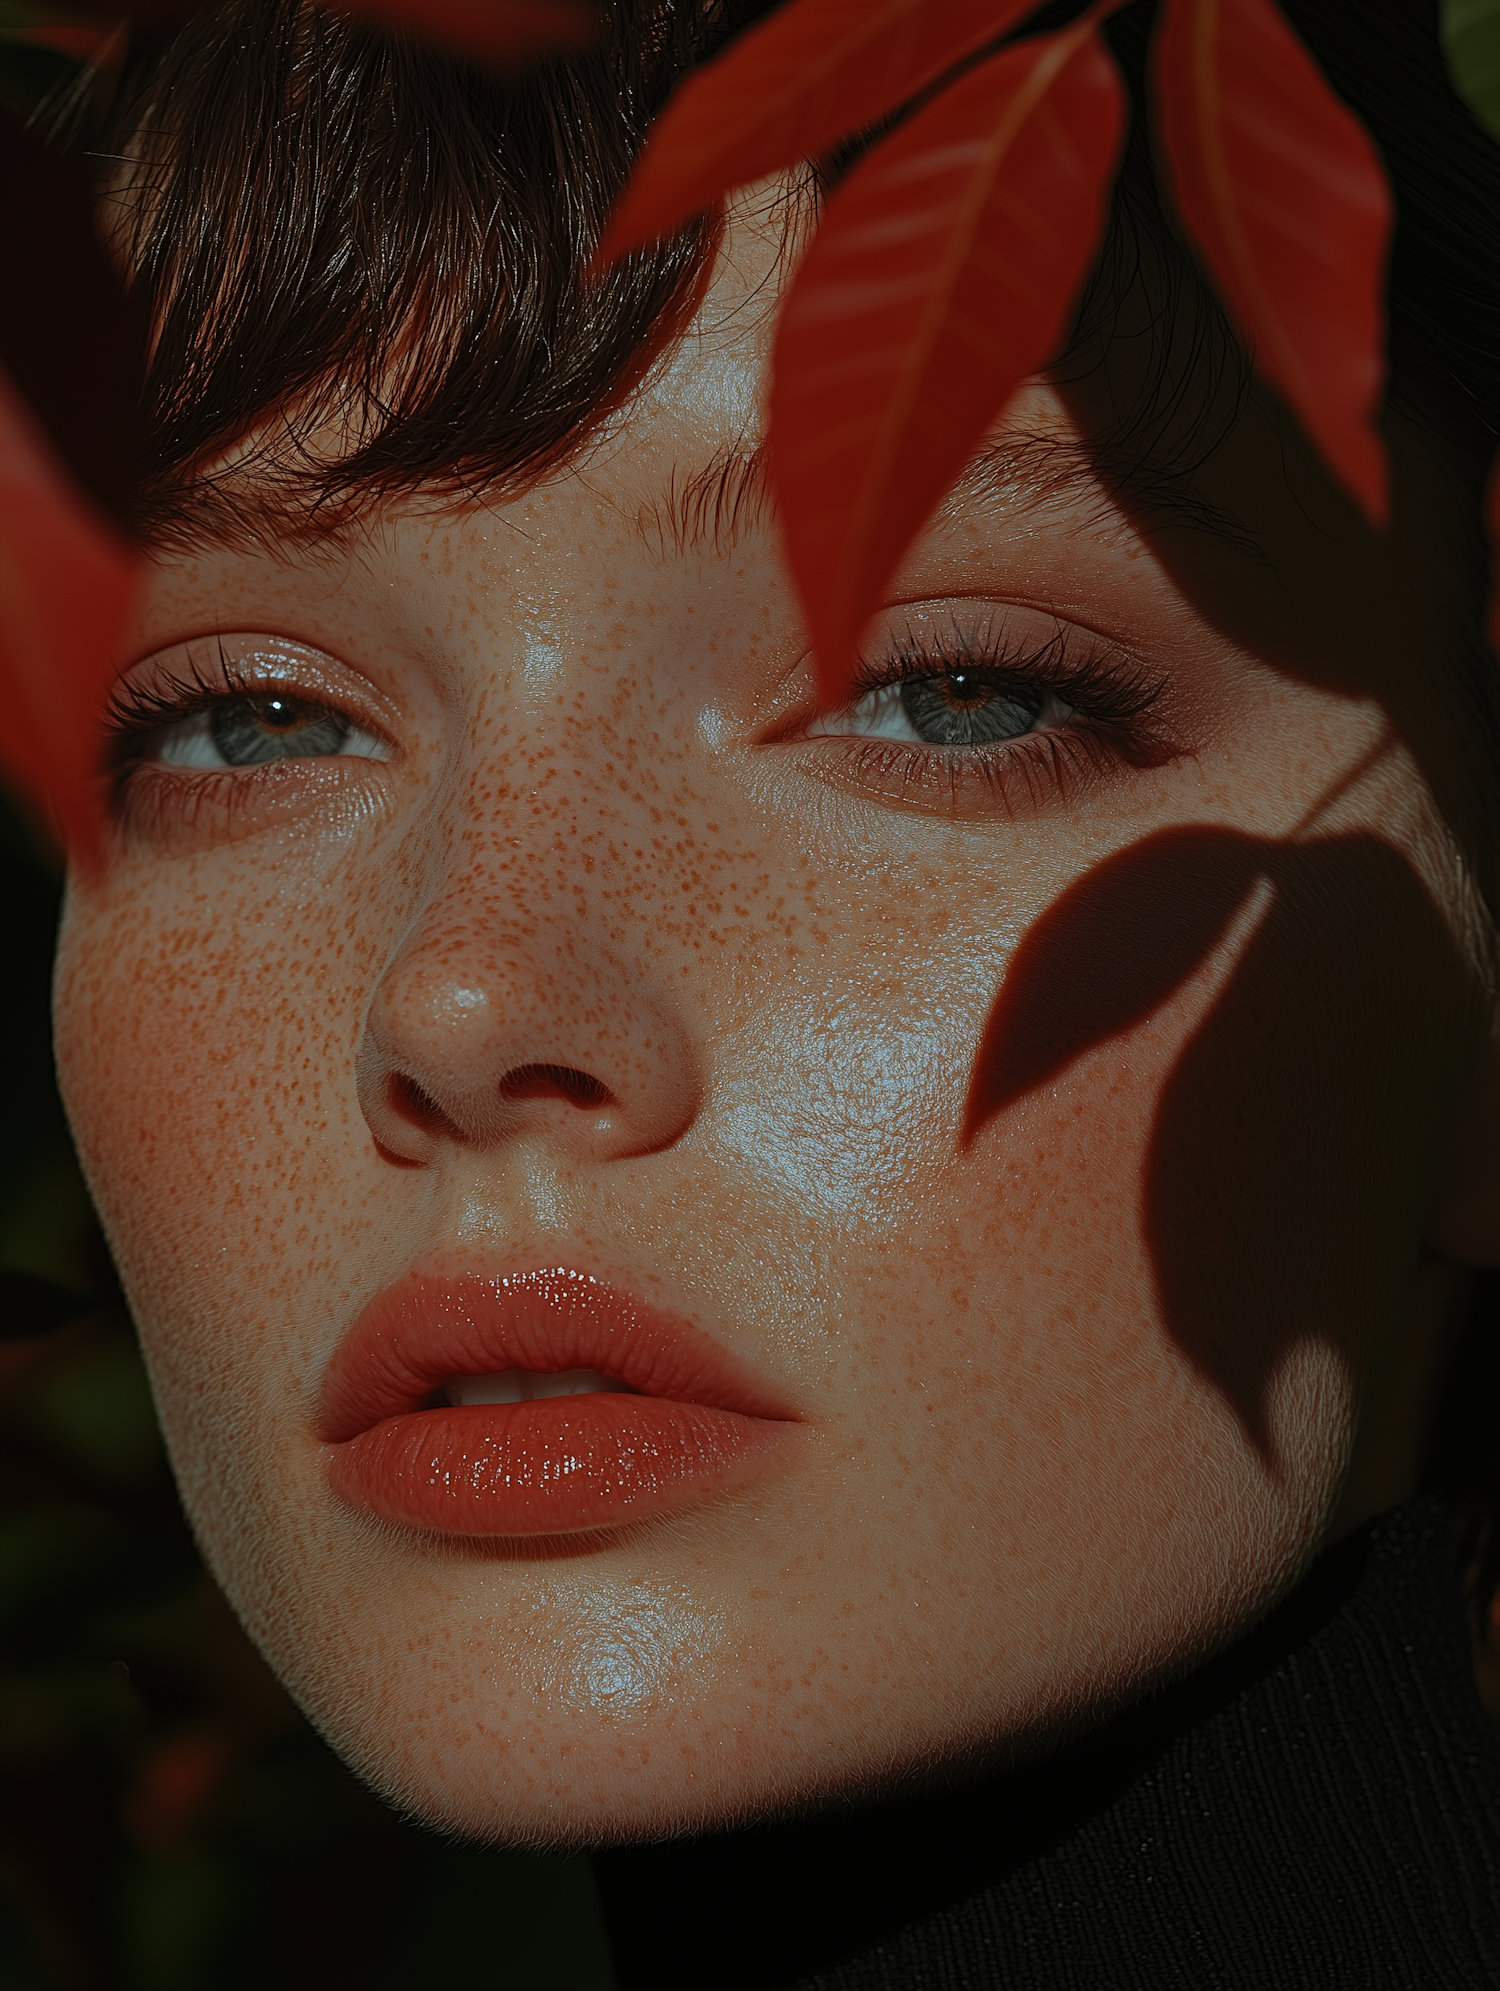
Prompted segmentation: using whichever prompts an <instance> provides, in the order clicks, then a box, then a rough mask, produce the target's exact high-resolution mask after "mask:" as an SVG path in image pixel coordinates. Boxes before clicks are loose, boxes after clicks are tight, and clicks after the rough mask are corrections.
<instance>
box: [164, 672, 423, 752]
mask: <svg viewBox="0 0 1500 1991" xmlns="http://www.w3.org/2000/svg"><path fill="white" fill-rule="evenodd" d="M389 752H390V749H389V748H388V747H387V745H386V743H385V742H384V741H383V740H381V739H378V738H377V737H376V736H375V734H373V733H368V732H365V731H364V730H362V729H361V728H360V727H358V726H356V725H355V724H354V722H353V721H352V720H351V719H348V718H346V717H345V715H344V714H343V713H342V712H338V711H335V710H334V708H333V707H332V706H329V705H319V704H316V703H314V702H313V701H311V700H309V699H303V698H293V697H289V696H287V695H286V694H285V693H284V692H280V691H264V692H245V693H242V694H241V695H240V696H238V697H229V698H220V699H216V700H215V701H214V703H213V704H212V705H209V706H207V707H205V708H204V709H203V710H201V711H198V712H193V713H190V714H188V715H186V716H185V717H183V718H181V719H178V720H176V721H174V722H172V723H171V724H169V725H165V726H161V727H158V728H157V729H156V730H155V732H153V733H152V734H151V735H150V736H149V737H148V738H147V739H144V740H142V741H141V743H140V745H139V747H138V748H137V758H138V759H140V760H142V761H156V762H157V763H159V764H160V765H163V766H166V767H184V768H200V769H209V768H229V767H261V766H264V765H265V763H266V762H268V761H281V760H311V759H326V758H327V757H329V756H330V755H333V754H354V755H359V756H361V757H362V758H364V759H367V760H385V759H387V758H388V756H389Z"/></svg>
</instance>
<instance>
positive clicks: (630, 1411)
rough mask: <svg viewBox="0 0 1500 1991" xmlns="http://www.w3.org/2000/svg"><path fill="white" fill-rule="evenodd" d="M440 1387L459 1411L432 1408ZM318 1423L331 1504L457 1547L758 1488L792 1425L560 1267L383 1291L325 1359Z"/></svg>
mask: <svg viewBox="0 0 1500 1991" xmlns="http://www.w3.org/2000/svg"><path fill="white" fill-rule="evenodd" d="M507 1371H511V1372H520V1374H519V1375H518V1376H517V1375H511V1376H507V1375H506V1372H507ZM569 1372H572V1373H569ZM476 1378H483V1379H485V1380H484V1381H483V1382H476V1381H469V1382H467V1383H465V1382H464V1381H463V1379H476ZM546 1378H555V1379H556V1383H555V1384H549V1383H548V1382H547V1381H546V1380H545V1379H546ZM595 1378H597V1379H598V1386H597V1387H591V1386H590V1385H591V1384H592V1383H593V1382H594V1379H595ZM450 1384H453V1385H455V1388H454V1390H453V1394H454V1395H455V1396H460V1397H463V1398H465V1399H467V1400H466V1401H462V1402H459V1403H446V1402H438V1403H436V1404H435V1403H434V1398H435V1396H436V1395H437V1394H438V1393H439V1392H443V1391H445V1390H446V1388H447V1386H448V1385H450ZM553 1387H557V1388H560V1389H565V1390H566V1391H568V1392H570V1393H567V1394H556V1395H554V1394H550V1393H548V1392H549V1391H550V1389H551V1388H553ZM476 1398H477V1399H480V1400H477V1401H476V1400H475V1399H476ZM485 1398H499V1399H502V1400H500V1401H493V1400H491V1401H485V1400H483V1399H485ZM320 1422H321V1435H322V1437H323V1438H325V1439H326V1440H328V1441H329V1443H328V1446H327V1452H326V1463H327V1471H328V1477H329V1481H330V1483H331V1485H332V1487H333V1490H334V1491H335V1493H337V1494H338V1495H339V1496H340V1497H341V1498H342V1499H344V1500H346V1501H348V1502H349V1503H350V1504H351V1505H352V1506H354V1507H357V1508H360V1509H362V1510H363V1511H364V1512H366V1513H368V1514H373V1515H376V1516H378V1517H379V1518H380V1519H381V1520H384V1521H390V1522H394V1523H396V1524H397V1525H398V1526H400V1527H407V1528H420V1529H423V1530H427V1531H432V1532H437V1533H440V1534H453V1535H539V1534H548V1535H553V1534H573V1533H577V1532H579V1531H582V1530H586V1529H591V1528H608V1527H619V1526H622V1525H624V1524H626V1523H628V1522H633V1521H644V1520H649V1519H655V1518H657V1517H658V1516H661V1515H665V1514H671V1513H674V1512H677V1511H680V1510H681V1509H683V1508H685V1507H690V1506H694V1505H697V1504H698V1503H699V1502H700V1501H703V1500H705V1499H708V1498H710V1497H712V1496H713V1495H716V1494H719V1493H723V1492H726V1491H728V1490H729V1489H731V1488H732V1487H735V1486H738V1485H741V1484H743V1483H744V1482H745V1481H747V1480H749V1479H751V1478H753V1477H755V1476H757V1475H758V1474H759V1473H760V1472H762V1471H763V1470H764V1469H765V1467H766V1466H767V1464H769V1463H770V1462H771V1460H772V1455H773V1454H774V1452H775V1451H776V1450H777V1449H778V1448H779V1447H780V1446H782V1445H784V1443H785V1442H786V1440H787V1438H788V1436H789V1434H790V1433H791V1432H792V1431H793V1430H794V1429H795V1428H796V1420H795V1418H794V1417H792V1415H791V1413H790V1412H789V1411H788V1409H787V1408H786V1406H785V1405H783V1404H782V1403H780V1402H779V1401H778V1400H777V1399H775V1398H774V1397H773V1395H772V1394H771V1392H770V1391H768V1390H767V1389H766V1388H765V1386H764V1385H763V1384H762V1383H761V1382H760V1381H759V1380H758V1379H757V1378H756V1377H755V1376H754V1375H753V1374H752V1373H751V1371H750V1370H748V1369H747V1368H746V1367H745V1366H744V1365H743V1364H742V1363H740V1362H737V1361H736V1360H735V1359H734V1357H733V1356H731V1355H730V1354H729V1353H728V1352H727V1351H726V1350H725V1349H723V1348H721V1347H720V1346H719V1345H718V1344H717V1343H716V1342H715V1341H713V1340H711V1339H710V1338H709V1336H707V1335H706V1334H704V1333H702V1332H701V1331H700V1330H699V1329H697V1328H695V1327H693V1326H691V1325H690V1324H688V1323H687V1322H685V1321H681V1320H676V1319H673V1318H672V1317H671V1316H669V1315H667V1314H664V1313H661V1312H658V1311H657V1310H656V1309H655V1308H652V1307H648V1306H646V1305H645V1304H644V1303H642V1302H641V1301H638V1300H635V1299H632V1298H631V1297H630V1296H629V1295H627V1294H625V1293H622V1292H620V1291H619V1290H618V1289H617V1288H615V1287H612V1286H609V1285H606V1284H605V1283H604V1282H603V1281H602V1280H598V1279H594V1278H592V1277H591V1276H590V1275H588V1274H587V1273H583V1272H576V1271H573V1270H571V1269H568V1268H564V1267H554V1268H547V1269H541V1270H536V1271H525V1272H518V1273H511V1274H508V1275H505V1276H498V1275H496V1276H489V1275H484V1274H478V1273H465V1274H460V1275H458V1276H456V1277H445V1278H439V1277H430V1276H423V1275H420V1274H413V1275H412V1276H410V1277H408V1278H406V1279H403V1280H401V1281H400V1282H399V1283H398V1284H396V1285H394V1286H392V1287H390V1288H388V1289H387V1291H386V1292H384V1293H382V1294H381V1295H380V1296H379V1297H378V1298H377V1299H376V1300H374V1301H373V1302H372V1303H371V1305H370V1306H369V1307H367V1308H366V1310H365V1312H364V1313H363V1314H361V1316H360V1318H359V1319H358V1320H357V1321H356V1322H355V1324H354V1326H353V1327H352V1328H351V1329H350V1331H349V1333H348V1335H347V1336H346V1337H345V1339H344V1340H343V1341H342V1342H341V1343H340V1345H339V1347H338V1349H337V1350H336V1351H335V1353H334V1357H333V1360H332V1361H331V1362H330V1364H329V1366H328V1372H327V1375H326V1376H325V1378H324V1384H323V1393H322V1415H321V1420H320Z"/></svg>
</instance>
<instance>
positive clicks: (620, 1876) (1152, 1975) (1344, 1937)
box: [595, 1498, 1500, 1991]
mask: <svg viewBox="0 0 1500 1991" xmlns="http://www.w3.org/2000/svg"><path fill="white" fill-rule="evenodd" d="M595 1867H596V1872H597V1875H598V1880H599V1887H600V1894H601V1899H602V1903H603V1908H604V1914H605V1922H606V1926H607V1927H608V1929H609V1932H610V1938H611V1942H612V1945H613V1948H614V1954H615V1962H616V1971H617V1976H618V1980H619V1985H620V1991H648V1987H649V1991H679V1987H682V1991H686V1987H688V1986H692V1987H694V1991H701V1987H703V1986H705V1985H710V1984H711V1985H713V1986H714V1987H715V1991H792V1987H796V1991H960V1987H962V1991H988V1987H991V1986H994V1987H996V1991H1001V1987H1003V1991H1061V1987H1069V1991H1072V1987H1078V1991H1084V1987H1087V1988H1088V1991H1137V1987H1138V1991H1175V1987H1181V1991H1220V1987H1222V1991H1261V1987H1282V1986H1287V1987H1294V1986H1296V1987H1300V1986H1309V1987H1317V1991H1342V1987H1348V1991H1356V1987H1357V1988H1358V1991H1397V1987H1402V1991H1408V1988H1409V1991H1439V1987H1440V1991H1468V1987H1473V1991H1497V1987H1500V1750H1497V1746H1496V1741H1495V1736H1494V1732H1493V1730H1492V1729H1491V1727H1490V1724H1489V1721H1488V1719H1487V1717H1486V1715H1485V1712H1484V1709H1483V1707H1482V1706H1481V1704H1480V1702H1479V1699H1478V1695H1477V1693H1476V1691H1475V1687H1474V1682H1473V1674H1472V1669H1471V1664H1470V1655H1469V1647H1468V1633H1467V1630H1466V1627H1465V1623H1464V1614H1463V1609H1462V1603H1461V1599H1460V1593H1459V1583H1458V1574H1457V1571H1456V1569H1455V1567H1454V1556H1453V1550H1452V1548H1451V1545H1450V1533H1449V1529H1448V1526H1447V1517H1446V1512H1445V1510H1444V1508H1443V1506H1442V1504H1441V1502H1439V1501H1436V1500H1433V1499H1427V1498H1424V1499H1420V1500H1416V1501H1413V1502H1411V1503H1409V1504H1408V1505H1407V1506H1405V1507H1402V1508H1399V1509H1397V1510H1396V1511H1395V1512H1394V1513H1392V1514H1389V1515H1386V1516H1384V1517H1382V1518H1381V1519H1380V1520H1379V1521H1376V1522H1374V1523H1372V1524H1371V1525H1370V1526H1369V1527H1367V1528H1365V1529H1363V1530H1362V1531H1361V1532H1360V1533H1359V1534H1358V1535H1356V1536H1353V1537H1351V1538H1350V1539H1348V1540H1347V1541H1345V1542H1342V1543H1340V1544H1339V1545H1338V1546H1337V1547H1336V1548H1334V1549H1332V1550H1330V1551H1329V1552H1327V1553H1326V1554H1325V1555H1324V1556H1323V1557H1322V1558H1321V1559H1320V1560H1319V1561H1318V1562H1317V1563H1316V1564H1315V1565H1314V1567H1313V1569H1312V1571H1311V1573H1310V1574H1309V1575H1308V1577H1307V1578H1306V1579H1305V1580H1304V1581H1303V1583H1302V1584H1301V1585H1300V1586H1299V1587H1298V1589H1297V1590H1296V1591H1294V1592H1293V1594H1292V1595H1291V1596H1290V1597H1289V1598H1288V1599H1287V1600H1286V1602H1284V1603H1283V1604H1282V1605H1281V1606H1280V1607H1279V1608H1278V1609H1277V1610H1276V1611H1275V1612H1274V1613H1273V1614H1272V1615H1271V1616H1270V1617H1269V1618H1267V1619H1266V1620H1265V1621H1264V1622H1263V1623H1262V1624H1261V1625H1260V1626H1259V1627H1258V1628H1257V1629H1256V1630H1255V1631H1253V1632H1252V1633H1251V1634H1250V1635H1249V1636H1248V1637H1247V1638H1245V1639H1244V1640H1242V1641H1241V1642H1240V1644H1238V1645H1237V1646H1235V1647H1233V1648H1232V1649H1231V1650H1229V1651H1227V1652H1225V1653H1223V1654H1222V1655H1220V1656H1219V1657H1218V1658H1216V1659H1215V1660H1213V1661H1212V1662H1211V1663H1210V1664H1208V1665H1207V1666H1205V1667H1203V1668H1202V1669H1201V1670H1200V1671H1199V1672H1197V1673H1196V1674H1194V1675H1193V1676H1192V1677H1191V1678H1189V1679H1187V1680H1185V1681H1183V1682H1181V1683H1179V1684H1177V1685H1175V1686H1173V1687H1171V1688H1169V1689H1167V1690H1165V1691H1162V1692H1160V1693H1158V1694H1156V1695H1154V1696H1152V1697H1151V1698H1150V1699H1149V1700H1147V1701H1145V1702H1143V1703H1142V1704H1140V1705H1139V1706H1137V1707H1135V1708H1132V1709H1131V1710H1129V1711H1128V1712H1127V1713H1126V1714H1124V1715H1123V1716H1120V1717H1118V1718H1116V1719H1115V1720H1113V1721H1112V1722H1111V1723H1110V1724H1109V1725H1108V1726H1107V1727H1105V1728H1102V1729H1099V1730H1096V1731H1095V1732H1094V1733H1092V1734H1091V1735H1088V1736H1086V1737H1084V1738H1082V1739H1081V1740H1079V1741H1077V1742H1074V1743H1072V1744H1070V1745H1069V1746H1068V1747H1067V1748H1064V1749H1061V1750H1059V1751H1057V1752H1056V1753H1055V1754H1053V1755H1051V1756H1048V1757H1046V1758H1044V1759H1041V1760H1039V1761H1037V1762H1035V1763H1032V1764H1029V1765H1027V1766H1026V1767H1025V1768H1023V1769H1020V1770H1017V1771H1014V1772H1011V1773H1010V1774H1008V1775H1006V1776H1003V1777H998V1778H994V1779H991V1780H988V1781H986V1782H983V1783H976V1784H970V1785H968V1786H965V1787H962V1788H959V1789H955V1790H953V1791H951V1792H947V1793H944V1794H942V1795H940V1796H936V1797H934V1796H930V1795H927V1796H922V1797H920V1798H915V1799H908V1800H903V1801H900V1802H892V1803H886V1804H882V1805H878V1806H874V1807H872V1808H869V1809H866V1810H863V1811H857V1810H847V1809H846V1810H843V1811H840V1812H836V1813H824V1814H821V1815H820V1816H818V1817H815V1818H810V1819H803V1820H798V1821H795V1822H793V1823H790V1824H782V1825H773V1826H763V1827H758V1828H755V1829H752V1830H748V1831H742V1832H734V1833H724V1834H720V1835H716V1836H714V1837H711V1838H703V1839H697V1840H685V1841H677V1842H674V1843H672V1844H669V1845H663V1846H641V1847H627V1848H622V1849H618V1850H614V1851H611V1852H608V1853H605V1854H601V1855H599V1856H597V1857H596V1861H595Z"/></svg>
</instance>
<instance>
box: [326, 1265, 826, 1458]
mask: <svg viewBox="0 0 1500 1991" xmlns="http://www.w3.org/2000/svg"><path fill="white" fill-rule="evenodd" d="M504 1369H530V1370H535V1371H547V1370H560V1369H597V1370H599V1371H600V1372H601V1373H603V1374H604V1375H607V1376H612V1377H614V1378H616V1380H618V1381H619V1382H622V1383H625V1384H627V1385H628V1386H629V1387H630V1388H631V1389H633V1390H638V1391H639V1392H640V1393H641V1394H642V1395H644V1396H654V1397H658V1398H670V1399H674V1400H676V1401H678V1402H681V1403H694V1404H705V1405H709V1406H712V1407H713V1408H716V1409H719V1410H733V1411H738V1412H740V1413H741V1414H742V1415H745V1416H749V1417H766V1418H775V1419H787V1418H791V1417H793V1416H794V1413H793V1412H792V1411H791V1410H789V1409H788V1407H787V1406H786V1405H785V1404H784V1403H783V1402H782V1401H781V1400H780V1399H779V1398H777V1397H776V1396H775V1395H774V1393H773V1392H772V1391H771V1390H770V1389H769V1388H768V1387H767V1386H766V1384H765V1383H764V1382H763V1381H762V1380H761V1379H760V1378H759V1377H758V1376H756V1375H755V1373H754V1372H753V1371H752V1370H751V1369H750V1368H749V1367H748V1365H746V1364H745V1363H743V1362H741V1361H740V1360H739V1359H738V1358H737V1357H736V1356H734V1355H731V1354H730V1353H729V1351H728V1350H727V1349H725V1348H723V1347H721V1346H720V1344H719V1343H718V1342H717V1341H715V1340H714V1339H713V1338H712V1336H710V1335H708V1334H705V1333H704V1332H703V1330H702V1329H701V1328H698V1327H694V1326H693V1325H692V1324H691V1323H690V1322H688V1321H685V1320H683V1319H681V1318H679V1317H677V1316H674V1315H671V1314H667V1313H665V1312H662V1311H661V1310H659V1309H658V1308H656V1307H653V1306H650V1305H648V1304H647V1303H646V1302H645V1301H643V1300H639V1299H637V1298H635V1297H634V1296H633V1295H632V1294H630V1293H628V1292H626V1291H624V1290H623V1289H622V1288H620V1287H618V1286H614V1285H611V1284H609V1283H608V1282H607V1281H605V1280H603V1279H599V1278H596V1277H594V1276H593V1275H592V1274H591V1273H588V1272H585V1271H581V1270H578V1269H576V1268H574V1267H572V1266H559V1265H552V1266H530V1267H524V1268H520V1269H515V1270H510V1271H506V1272H494V1271H488V1270H482V1269H462V1270H458V1271H453V1270H448V1271H444V1272H438V1273H433V1272H423V1271H421V1270H420V1269H419V1270H417V1271H414V1272H411V1273H408V1274H407V1275H406V1277H404V1278H402V1279H399V1280H397V1281H396V1283H395V1284H394V1285H392V1286H388V1287H387V1288H386V1289H385V1291H384V1292H382V1293H379V1294H377V1295H376V1297H375V1298H374V1299H373V1300H372V1301H371V1302H370V1304H369V1305H368V1306H367V1307H366V1308H365V1310H364V1312H363V1313H362V1314H361V1315H360V1316H359V1318H358V1320H356V1321H355V1323H354V1325H353V1326H352V1327H351V1328H350V1329H349V1331H348V1333H347V1334H346V1335H345V1336H344V1338H343V1340H342V1341H341V1342H340V1343H339V1345H338V1347H337V1348H336V1349H335V1350H334V1353H333V1358H332V1360H331V1361H330V1362H329V1365H328V1369H327V1372H326V1373H325V1375H324V1378H323V1389H322V1403H321V1410H322V1414H321V1417H320V1420H319V1422H320V1426H321V1435H322V1436H323V1437H324V1438H325V1439H330V1440H333V1441H335V1442H341V1441H343V1440H345V1439H349V1438H355V1437H358V1435H359V1434H360V1433H361V1432H362V1431H368V1430H369V1429H371V1427H372V1426H374V1425H376V1424H379V1423H382V1422H383V1421H384V1420H385V1419H386V1418H388V1417H399V1416H401V1415H402V1414H403V1413H405V1412H409V1411H415V1410H420V1409H422V1408H424V1407H425V1405H426V1403H427V1401H428V1399H429V1398H430V1397H431V1395H432V1393H433V1391H434V1390H435V1389H437V1388H438V1387H439V1386H440V1385H441V1384H443V1383H445V1382H447V1381H448V1380H449V1378H450V1377H453V1376H480V1375H489V1374H492V1373H493V1372H495V1371H497V1370H504Z"/></svg>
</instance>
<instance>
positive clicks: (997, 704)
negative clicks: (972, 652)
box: [901, 670, 1042, 747]
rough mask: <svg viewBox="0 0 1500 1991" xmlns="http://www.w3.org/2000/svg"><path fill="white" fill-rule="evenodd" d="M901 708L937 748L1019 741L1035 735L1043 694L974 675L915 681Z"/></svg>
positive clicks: (951, 673) (905, 690)
mask: <svg viewBox="0 0 1500 1991" xmlns="http://www.w3.org/2000/svg"><path fill="white" fill-rule="evenodd" d="M901 704H902V706H903V708H904V710H905V713H906V717H907V719H908V720H909V721H910V723H911V727H912V730H913V731H914V732H915V733H916V735H917V737H918V738H919V739H920V740H921V741H922V742H923V743H924V744H925V745H927V746H934V747H979V746H988V745H989V744H990V743H991V742H992V741H995V740H1018V739H1020V738H1021V736H1022V735H1023V734H1025V733H1029V732H1030V731H1031V729H1032V727H1033V726H1034V725H1035V724H1036V721H1037V715H1038V714H1039V713H1040V711H1041V709H1042V699H1041V695H1040V694H1039V693H1033V692H1031V691H1029V690H1022V689H1020V688H1019V687H1017V686H1015V685H1009V684H997V683H996V682H995V680H994V679H993V678H987V677H984V676H983V675H982V674H981V673H980V672H978V671H972V670H968V671H944V672H943V673H942V675H941V676H940V677H924V678H909V679H908V680H907V681H906V683H905V684H904V685H903V686H902V687H901Z"/></svg>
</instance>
